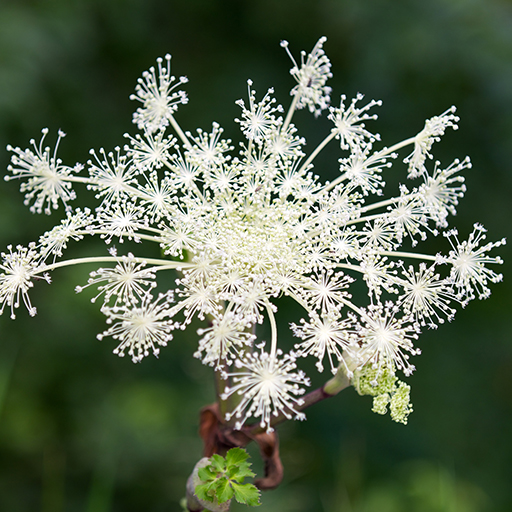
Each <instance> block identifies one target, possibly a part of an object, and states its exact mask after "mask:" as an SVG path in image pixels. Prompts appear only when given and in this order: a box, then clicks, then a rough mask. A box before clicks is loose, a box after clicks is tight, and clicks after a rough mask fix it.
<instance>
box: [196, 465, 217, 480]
mask: <svg viewBox="0 0 512 512" xmlns="http://www.w3.org/2000/svg"><path fill="white" fill-rule="evenodd" d="M210 468H211V466H207V467H205V468H199V470H198V471H197V476H198V477H199V478H200V479H201V480H202V481H203V482H209V481H211V480H215V479H216V478H217V473H216V472H214V471H212V470H211V469H210Z"/></svg>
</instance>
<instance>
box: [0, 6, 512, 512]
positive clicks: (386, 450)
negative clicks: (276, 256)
mask: <svg viewBox="0 0 512 512" xmlns="http://www.w3.org/2000/svg"><path fill="white" fill-rule="evenodd" d="M321 35H326V36H327V37H328V42H327V44H326V47H325V48H326V51H327V54H328V55H329V57H330V58H331V60H332V63H333V72H334V75H335V76H334V79H333V80H332V81H331V85H332V87H333V89H334V94H333V98H334V99H333V102H336V101H337V100H336V98H337V97H339V94H341V93H346V94H347V95H348V97H351V95H353V94H355V93H356V92H357V91H361V92H363V93H365V94H366V95H367V97H368V98H376V99H378V98H380V99H382V100H383V102H384V105H383V107H382V108H381V109H380V119H379V121H378V122H377V124H376V125H375V126H377V127H378V128H377V130H378V131H379V132H380V133H381V134H382V138H383V140H384V142H385V143H386V144H388V145H389V144H392V143H393V142H394V141H396V140H401V139H402V138H405V137H409V136H411V135H414V134H415V133H417V132H418V131H419V130H420V129H421V128H422V127H423V122H424V120H425V119H426V118H428V117H431V116H433V115H436V114H439V113H441V112H443V111H444V110H445V109H446V108H448V107H449V106H450V105H452V104H456V105H457V107H458V113H459V115H460V116H461V123H460V130H459V131H457V132H449V133H448V134H447V135H446V137H445V139H444V141H443V142H442V143H441V144H439V145H437V147H436V148H435V154H436V157H438V158H439V159H441V160H442V161H443V162H444V163H448V162H449V161H451V160H452V159H453V158H455V157H464V156H465V155H466V154H467V153H469V154H470V156H471V157H472V160H473V164H474V167H473V170H471V171H470V172H468V174H467V185H468V193H467V196H466V198H465V199H464V200H463V202H462V204H461V205H460V208H459V214H458V216H457V219H456V224H457V225H458V227H459V230H460V232H461V234H462V235H463V236H467V234H468V233H469V232H470V231H471V229H472V224H473V222H475V221H479V222H482V223H483V224H484V225H485V226H486V227H487V228H488V229H489V237H490V238H491V239H499V238H501V237H503V236H507V235H508V234H509V233H510V221H511V199H510V197H511V196H510V192H511V181H512V170H511V164H510V162H511V150H510V147H511V140H512V4H511V2H510V1H509V0H429V1H428V2H426V1H424V0H393V1H384V0H366V1H360V0H316V1H311V0H279V1H275V0H251V1H245V0H187V1H181V2H178V1H175V0H32V1H29V0H0V146H1V147H4V148H5V145H6V144H7V143H8V142H9V143H11V144H13V145H19V146H21V147H26V146H27V145H28V140H29V139H30V138H32V137H33V138H35V139H36V140H37V139H38V138H39V133H40V130H41V128H43V127H45V126H48V127H49V128H50V130H51V135H52V134H53V136H55V134H56V132H57V129H59V128H62V129H63V130H64V131H65V132H67V133H68V137H67V138H66V139H65V140H64V142H63V144H62V146H61V151H60V156H61V157H62V158H63V159H64V160H65V161H66V162H68V163H69V164H73V163H74V162H76V161H82V162H84V161H86V160H87V158H88V150H89V148H91V147H94V148H96V149H98V148H99V147H101V146H103V147H105V148H106V149H110V148H112V147H114V146H116V145H120V144H123V142H124V139H123V138H122V134H123V133H124V132H126V131H131V132H132V133H133V132H134V129H133V127H132V125H131V113H132V110H133V109H134V108H135V105H134V104H133V102H130V101H129V100H128V97H129V95H130V94H131V93H132V91H133V88H134V85H135V82H136V79H137V78H138V77H139V76H140V74H141V73H142V71H143V70H145V69H147V68H148V67H149V66H150V65H152V64H153V63H154V61H155V58H156V57H157V56H163V55H165V54H166V53H168V52H169V53H172V55H173V72H174V73H175V74H176V75H182V74H186V75H187V76H188V77H189V79H190V83H189V84H188V85H187V90H188V92H189V97H190V103H189V105H187V106H185V107H182V108H181V109H180V112H179V120H180V123H181V125H182V126H183V127H184V128H185V129H190V130H194V129H195V128H196V127H199V126H201V127H203V128H205V129H207V128H208V127H209V126H210V124H211V121H213V120H216V121H218V122H220V123H221V125H223V126H224V127H225V128H226V132H227V134H228V135H229V136H232V137H233V138H236V136H237V133H236V126H235V124H234V123H233V121H232V119H233V118H234V117H236V116H237V115H238V108H237V107H236V106H235V105H234V100H236V99H237V98H240V97H245V96H246V79H247V78H249V77H250V78H252V79H253V80H254V82H255V86H256V88H257V90H258V92H259V93H260V94H263V93H264V92H265V91H266V89H267V88H268V87H270V86H275V88H276V93H277V96H278V98H280V99H281V101H282V102H283V103H284V104H286V102H287V101H288V96H287V94H288V91H289V89H290V88H291V87H292V85H293V81H292V78H291V77H290V76H289V75H288V69H289V67H290V62H289V60H288V57H287V56H286V54H285V53H284V51H283V50H282V49H281V48H280V47H279V41H280V40H281V39H288V40H289V41H290V47H291V48H292V50H293V52H294V54H295V55H298V53H299V50H300V49H306V50H309V49H311V48H312V46H313V44H314V43H315V42H316V40H317V39H318V37H319V36H321ZM301 114H302V113H301ZM296 122H297V124H298V125H299V128H300V129H301V133H302V134H303V135H306V137H307V138H308V142H309V147H314V146H315V142H317V141H319V140H320V138H321V137H322V136H323V134H324V133H326V130H327V129H328V124H326V122H325V119H319V120H314V119H313V118H309V117H308V116H307V115H299V116H297V119H296ZM235 140H236V139H235ZM329 158H330V156H329V155H327V157H326V159H325V160H322V161H320V163H319V166H318V167H317V172H319V173H323V174H325V175H327V174H328V172H329V169H331V172H332V169H335V164H336V161H335V160H334V159H331V160H329ZM332 158H336V157H335V156H334V155H332ZM8 160H9V155H8V153H7V151H5V150H2V151H1V152H0V166H1V167H2V168H3V169H5V167H6V166H7V165H8ZM329 162H330V163H329ZM323 168H325V173H324V170H323ZM396 179H397V180H398V179H402V177H399V178H396ZM58 215H59V212H58V213H57V216H58ZM0 216H1V219H2V222H1V224H0V242H1V243H0V245H1V247H2V250H4V249H3V248H5V247H6V246H7V245H8V244H9V243H13V244H17V243H22V244H27V243H28V242H29V241H30V240H34V239H36V238H37V236H38V235H39V234H40V233H42V232H44V231H45V230H47V229H49V228H50V227H51V226H53V224H54V223H56V222H57V218H58V217H57V216H56V214H53V215H52V218H50V219H49V218H47V217H46V216H35V215H31V214H30V213H29V212H28V211H27V209H26V208H25V207H24V206H23V204H22V196H21V194H19V192H18V184H17V183H15V182H10V183H4V184H3V185H2V187H1V188H0ZM442 242H443V240H440V241H439V243H440V244H441V243H442ZM80 246H81V250H82V251H83V250H86V251H90V253H91V254H94V253H95V252H97V249H96V248H95V245H94V244H91V245H89V246H87V247H86V248H84V246H85V244H80ZM96 247H97V246H96ZM440 248H441V246H440ZM74 250H75V248H71V251H72V252H73V251H74ZM434 250H435V249H434ZM501 253H502V255H503V257H504V258H505V259H506V260H507V261H510V260H511V259H512V258H511V255H510V249H507V248H505V249H503V250H501ZM507 266H508V267H510V265H505V267H504V269H503V270H504V272H505V274H506V275H505V282H504V283H503V284H501V285H499V286H496V287H494V288H495V291H494V293H493V296H492V297H491V299H490V300H488V301H484V302H478V303H472V304H471V305H470V306H468V308H467V309H466V310H464V311H462V312H460V313H459V314H458V317H457V318H456V321H455V322H454V323H453V324H450V325H446V326H444V327H442V328H440V329H439V330H437V331H427V332H425V333H424V334H423V336H422V338H421V346H422V348H423V355H422V356H421V357H419V358H417V360H416V362H415V363H416V366H417V372H416V374H415V375H414V376H413V377H411V378H410V379H409V382H410V383H411V384H412V386H413V401H414V404H415V412H414V414H413V415H412V417H411V420H410V423H409V425H408V426H406V427H404V426H402V425H397V424H393V423H392V422H391V421H390V420H389V418H387V417H380V416H376V415H375V414H373V413H371V412H370V407H371V400H370V399H369V398H366V399H365V398H360V397H358V396H356V394H355V393H354V392H353V391H352V390H347V391H345V392H344V393H342V394H341V395H339V396H338V397H336V398H334V399H332V400H329V401H326V402H324V403H322V404H320V405H318V406H317V407H315V408H314V409H311V411H310V412H309V414H308V421H307V422H305V423H301V424H297V423H293V424H289V425H284V426H283V427H282V428H281V429H280V435H281V441H282V456H283V461H284V464H285V468H286V475H285V480H284V483H283V485H282V486H281V487H280V488H279V489H278V490H276V491H274V492H271V493H267V494H265V495H264V497H263V506H262V510H266V511H269V512H270V511H279V512H291V511H294V512H303V511H304V512H306V511H308V512H309V511H311V512H312V511H325V512H373V511H379V512H405V511H408V512H409V511H415V512H416V511H418V512H455V511H456V512H480V511H482V512H485V511H502V512H506V511H510V510H512V493H511V491H510V464H511V462H512V441H511V419H512V415H511V412H512V343H511V340H510V332H511V329H510V326H511V322H510V310H511V300H510V297H511V286H510V268H508V269H507ZM507 270H508V272H507ZM88 271H89V270H88V269H83V268H81V269H69V270H63V271H60V272H56V273H55V275H54V276H53V279H54V283H53V284H52V285H51V286H50V287H48V286H46V285H45V284H44V283H41V284H40V285H39V286H36V288H35V289H34V293H33V294H32V296H33V302H34V303H35V304H36V305H37V307H38V315H37V316H36V317H35V318H33V319H32V318H29V317H28V315H27V314H26V312H24V311H21V310H20V312H19V315H18V318H17V320H16V322H12V321H10V319H9V318H8V315H4V316H3V317H2V318H1V319H0V329H1V332H2V335H1V338H0V510H1V511H5V512H25V511H30V512H34V511H41V512H75V511H76V512H120V511H122V512H148V511H151V512H162V511H171V510H179V509H180V508H179V505H178V502H179V500H180V498H181V497H182V496H183V494H184V484H185V480H186V478H187V476H188V474H189V472H190V470H191V468H192V467H193V465H194V463H195V461H196V460H197V459H198V458H199V457H200V456H201V444H200V442H199V440H198V437H197V434H196V430H197V419H198V418H197V415H198V411H199V408H200V407H201V406H202V405H204V404H206V403H209V402H210V401H212V399H213V391H212V388H213V385H212V380H211V376H210V373H209V370H208V369H206V368H203V367H202V366H201V365H200V364H199V362H197V361H196V360H194V359H193V358H192V353H193V351H194V345H195V337H194V334H193V332H194V331H193V330H191V329H189V330H188V333H187V335H186V336H181V337H179V338H177V339H176V340H175V342H173V343H172V345H171V346H170V347H168V348H167V349H166V350H163V352H162V355H161V358H160V360H156V359H152V358H149V359H147V360H145V361H144V362H143V363H142V364H139V365H133V364H132V363H131V362H130V361H129V360H127V359H124V360H122V359H118V358H117V357H115V356H113V355H112V354H111V350H112V348H113V346H112V344H111V342H110V341H107V340H105V341H103V342H101V343H100V342H98V341H97V340H96V338H95V335H96V333H97V332H99V331H100V330H101V329H103V325H104V319H103V318H102V316H101V314H100V313H99V312H98V311H97V308H96V307H94V306H93V305H91V304H90V303H89V301H88V298H87V297H85V296H84V294H82V295H78V296H77V295H75V293H74V292H73V289H74V287H75V285H76V284H79V283H84V282H85V281H86V279H87V273H88ZM290 314H293V312H290ZM282 316H285V315H282ZM281 332H282V333H283V337H285V336H288V334H286V322H284V323H283V326H282V328H281ZM285 342H286V341H285ZM256 455H257V454H256V453H254V452H253V456H254V458H255V459H256V461H255V463H256V466H257V467H258V462H257V456H256ZM259 468H260V470H261V467H259ZM237 510H240V509H237Z"/></svg>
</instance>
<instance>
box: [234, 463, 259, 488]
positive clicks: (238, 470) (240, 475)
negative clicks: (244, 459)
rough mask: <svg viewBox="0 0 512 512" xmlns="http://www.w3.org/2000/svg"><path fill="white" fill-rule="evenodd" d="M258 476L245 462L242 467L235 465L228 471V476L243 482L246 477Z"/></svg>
mask: <svg viewBox="0 0 512 512" xmlns="http://www.w3.org/2000/svg"><path fill="white" fill-rule="evenodd" d="M247 476H249V477H253V476H256V475H255V474H254V473H253V472H252V471H251V470H250V469H249V464H243V465H242V466H241V467H233V468H231V469H230V470H229V471H228V477H229V478H230V479H232V480H236V481H237V482H239V483H241V484H243V483H244V478H245V477H247Z"/></svg>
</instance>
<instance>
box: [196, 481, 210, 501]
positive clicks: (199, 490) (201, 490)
mask: <svg viewBox="0 0 512 512" xmlns="http://www.w3.org/2000/svg"><path fill="white" fill-rule="evenodd" d="M211 491H212V489H211V483H209V484H199V485H196V488H195V489H194V492H195V495H196V496H197V497H198V498H199V499H200V500H203V501H213V498H214V493H213V492H211Z"/></svg>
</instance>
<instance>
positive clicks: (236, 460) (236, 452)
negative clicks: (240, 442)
mask: <svg viewBox="0 0 512 512" xmlns="http://www.w3.org/2000/svg"><path fill="white" fill-rule="evenodd" d="M248 458H249V454H248V453H247V452H246V451H245V450H244V449H243V448H231V450H229V451H228V453H226V465H227V467H229V466H239V465H240V464H242V463H243V462H245V461H246V460H247V459H248Z"/></svg>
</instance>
